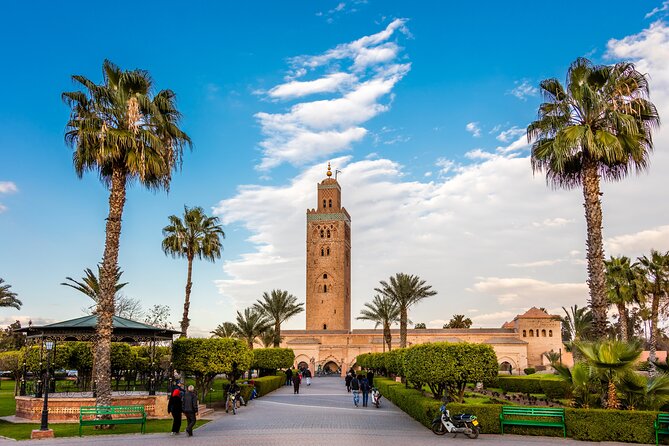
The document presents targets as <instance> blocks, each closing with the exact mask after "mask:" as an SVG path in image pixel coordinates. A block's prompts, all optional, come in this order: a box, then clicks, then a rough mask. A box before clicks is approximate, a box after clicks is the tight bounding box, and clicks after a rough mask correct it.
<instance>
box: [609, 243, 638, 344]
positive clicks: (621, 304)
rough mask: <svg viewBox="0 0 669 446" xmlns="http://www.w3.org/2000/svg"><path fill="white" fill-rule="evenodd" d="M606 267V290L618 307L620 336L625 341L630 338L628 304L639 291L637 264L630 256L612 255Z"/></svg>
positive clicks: (610, 301) (610, 299) (612, 302)
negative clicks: (636, 272) (632, 261)
mask: <svg viewBox="0 0 669 446" xmlns="http://www.w3.org/2000/svg"><path fill="white" fill-rule="evenodd" d="M604 267H605V268H606V291H607V297H608V301H609V303H611V304H612V305H615V306H616V308H617V309H618V321H619V322H620V337H621V339H622V340H623V341H628V340H629V339H630V336H629V333H628V326H629V320H628V319H629V318H628V315H627V305H629V304H631V303H632V302H634V301H635V298H636V295H637V293H638V291H637V290H638V287H637V286H636V284H637V274H635V271H636V270H637V267H636V264H631V263H630V259H629V257H626V256H621V257H611V258H610V259H609V260H605V261H604Z"/></svg>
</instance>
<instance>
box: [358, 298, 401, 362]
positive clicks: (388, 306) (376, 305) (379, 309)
mask: <svg viewBox="0 0 669 446" xmlns="http://www.w3.org/2000/svg"><path fill="white" fill-rule="evenodd" d="M356 319H358V320H360V321H371V322H374V328H377V327H378V326H379V325H381V326H382V327H383V340H384V342H385V345H386V346H387V347H388V351H390V350H392V335H391V332H390V326H391V325H392V324H395V323H397V322H399V320H400V307H399V306H398V305H397V303H396V302H395V301H394V300H393V299H392V298H390V297H388V296H379V295H378V294H377V295H375V296H374V299H373V300H372V302H371V303H370V302H367V303H365V305H364V308H363V309H362V310H360V316H358V317H357V318H356ZM384 351H385V348H384Z"/></svg>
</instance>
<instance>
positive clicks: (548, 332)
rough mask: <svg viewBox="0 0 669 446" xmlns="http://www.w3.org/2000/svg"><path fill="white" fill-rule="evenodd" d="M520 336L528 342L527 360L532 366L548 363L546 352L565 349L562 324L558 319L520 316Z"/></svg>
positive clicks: (518, 330)
mask: <svg viewBox="0 0 669 446" xmlns="http://www.w3.org/2000/svg"><path fill="white" fill-rule="evenodd" d="M516 326H517V327H518V328H517V332H518V337H519V339H522V340H523V341H526V342H527V360H528V363H529V364H531V365H532V366H536V365H544V364H546V361H545V358H544V357H543V354H544V352H549V351H551V350H552V351H554V352H559V351H560V349H563V350H564V347H563V344H562V326H561V322H560V321H559V320H557V319H548V318H518V319H516Z"/></svg>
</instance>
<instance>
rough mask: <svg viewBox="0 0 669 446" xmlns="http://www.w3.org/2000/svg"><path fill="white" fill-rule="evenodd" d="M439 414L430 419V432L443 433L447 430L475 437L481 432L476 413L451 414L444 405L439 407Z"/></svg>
mask: <svg viewBox="0 0 669 446" xmlns="http://www.w3.org/2000/svg"><path fill="white" fill-rule="evenodd" d="M439 412H441V413H440V415H439V416H438V417H437V418H435V419H434V421H432V432H434V433H435V434H437V435H444V434H446V433H447V432H448V433H452V434H455V435H457V434H465V435H466V436H468V437H469V438H477V437H478V436H479V433H480V432H481V424H480V423H479V421H478V420H477V419H476V415H471V414H467V413H461V414H459V415H453V416H451V413H450V412H449V411H448V409H446V405H445V404H444V405H442V406H441V407H440V408H439Z"/></svg>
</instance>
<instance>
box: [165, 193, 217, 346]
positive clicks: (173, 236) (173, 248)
mask: <svg viewBox="0 0 669 446" xmlns="http://www.w3.org/2000/svg"><path fill="white" fill-rule="evenodd" d="M168 218H169V220H170V224H169V225H167V226H165V227H164V228H163V237H165V238H164V239H163V251H164V252H165V254H168V255H171V256H172V257H173V258H176V257H181V258H185V259H186V260H188V275H187V278H186V298H185V300H184V314H183V318H182V319H181V337H182V338H185V337H186V336H187V334H188V326H189V325H190V319H189V318H188V312H189V310H190V293H191V289H192V288H193V281H192V278H193V260H195V258H196V257H197V258H198V259H205V260H209V261H211V262H214V261H216V259H219V258H221V250H223V245H222V243H221V239H223V238H225V233H224V232H223V228H222V227H221V225H220V224H219V223H218V217H209V216H207V215H206V214H205V213H204V209H202V208H201V207H194V208H190V209H189V208H188V207H185V206H184V215H183V220H182V219H181V218H179V217H177V216H176V215H170V216H169V217H168Z"/></svg>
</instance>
